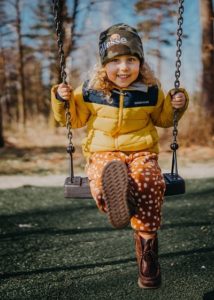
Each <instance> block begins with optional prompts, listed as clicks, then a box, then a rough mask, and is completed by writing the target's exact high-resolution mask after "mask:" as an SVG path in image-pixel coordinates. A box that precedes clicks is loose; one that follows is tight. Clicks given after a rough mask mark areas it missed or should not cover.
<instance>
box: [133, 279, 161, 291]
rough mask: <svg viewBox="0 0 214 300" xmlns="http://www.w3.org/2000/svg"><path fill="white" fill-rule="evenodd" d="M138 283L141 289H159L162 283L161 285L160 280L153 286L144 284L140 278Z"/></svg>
mask: <svg viewBox="0 0 214 300" xmlns="http://www.w3.org/2000/svg"><path fill="white" fill-rule="evenodd" d="M137 283H138V286H139V287H140V288H141V289H158V288H159V287H160V285H161V283H160V282H158V283H157V284H156V285H151V286H149V285H146V284H145V285H144V284H142V282H141V280H140V278H138V281H137Z"/></svg>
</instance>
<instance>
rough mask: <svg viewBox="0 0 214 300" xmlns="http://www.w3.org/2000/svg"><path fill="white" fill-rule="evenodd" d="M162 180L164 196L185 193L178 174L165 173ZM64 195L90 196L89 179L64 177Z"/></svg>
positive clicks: (80, 197)
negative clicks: (163, 182) (164, 185)
mask: <svg viewBox="0 0 214 300" xmlns="http://www.w3.org/2000/svg"><path fill="white" fill-rule="evenodd" d="M163 175H164V180H165V183H166V191H165V194H164V195H165V196H173V195H180V194H184V193H185V181H184V179H183V178H182V177H180V176H179V175H178V174H174V173H173V174H172V173H165V174H163ZM64 197H65V198H76V199H89V198H92V195H91V191H90V187H89V181H88V178H87V177H80V176H75V177H73V179H72V180H71V177H67V178H66V179H65V184H64Z"/></svg>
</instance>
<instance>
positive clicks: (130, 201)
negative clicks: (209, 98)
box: [52, 24, 188, 288]
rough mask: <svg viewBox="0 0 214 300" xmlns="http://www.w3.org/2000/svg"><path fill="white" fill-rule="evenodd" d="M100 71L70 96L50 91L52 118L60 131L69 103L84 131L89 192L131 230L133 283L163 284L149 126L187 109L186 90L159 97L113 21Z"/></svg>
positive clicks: (128, 37)
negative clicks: (135, 279) (135, 267)
mask: <svg viewBox="0 0 214 300" xmlns="http://www.w3.org/2000/svg"><path fill="white" fill-rule="evenodd" d="M99 54H100V61H101V64H100V66H99V67H98V68H97V69H96V70H95V73H94V74H93V76H92V77H91V79H90V80H89V81H87V82H85V83H84V84H83V85H82V86H80V87H79V88H77V89H75V90H74V91H73V89H72V87H71V86H69V85H66V84H63V83H62V84H60V85H57V86H54V87H53V88H52V107H53V112H54V116H55V119H56V120H57V121H58V122H59V123H60V124H61V125H62V126H65V123H66V122H65V108H64V102H65V101H69V104H70V112H71V124H72V128H79V127H83V126H85V125H86V126H87V137H86V138H85V139H84V141H83V144H82V147H83V153H84V154H85V156H86V158H87V165H86V171H87V175H88V178H89V182H90V188H91V193H92V196H93V198H94V200H95V201H96V204H97V206H98V208H99V209H100V210H101V211H103V212H106V213H107V215H108V217H109V220H110V222H111V224H112V225H113V226H114V227H116V228H122V227H124V226H126V225H127V224H128V223H129V221H130V222H131V227H132V228H133V230H134V238H135V246H136V256H137V262H138V267H139V278H138V285H139V287H141V288H156V287H158V286H159V285H160V282H161V273H160V265H159V263H158V239H157V230H158V229H159V228H160V224H161V207H162V204H163V196H164V192H165V183H164V179H163V175H162V173H161V170H160V167H159V165H158V152H159V150H158V134H157V130H156V128H155V126H159V127H170V126H172V125H173V109H174V108H175V109H178V118H179V119H180V118H181V116H182V115H183V113H184V111H185V110H186V108H187V103H188V95H187V93H186V91H185V90H184V89H179V91H177V93H173V92H174V91H173V90H171V91H170V92H169V93H168V95H167V96H166V97H165V96H164V93H163V91H162V89H161V87H160V84H159V82H158V80H157V79H156V78H155V77H154V75H153V73H152V71H151V70H150V68H149V66H148V65H147V63H146V62H145V61H144V53H143V46H142V42H141V39H140V37H139V35H138V33H137V31H136V29H134V28H132V27H130V26H128V25H126V24H116V25H114V26H111V27H110V28H108V29H107V30H106V31H104V32H102V33H101V34H100V38H99Z"/></svg>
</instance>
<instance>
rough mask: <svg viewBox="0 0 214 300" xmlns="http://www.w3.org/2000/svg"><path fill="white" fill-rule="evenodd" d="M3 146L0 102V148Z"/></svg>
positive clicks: (0, 105)
mask: <svg viewBox="0 0 214 300" xmlns="http://www.w3.org/2000/svg"><path fill="white" fill-rule="evenodd" d="M2 147H4V136H3V116H2V104H1V103H0V148H2Z"/></svg>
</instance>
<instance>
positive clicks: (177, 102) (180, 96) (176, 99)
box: [171, 92, 186, 109]
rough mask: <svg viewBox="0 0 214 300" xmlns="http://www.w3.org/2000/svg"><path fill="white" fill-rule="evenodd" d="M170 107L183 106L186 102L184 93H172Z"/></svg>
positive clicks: (177, 107)
mask: <svg viewBox="0 0 214 300" xmlns="http://www.w3.org/2000/svg"><path fill="white" fill-rule="evenodd" d="M171 103H172V107H173V108H175V109H179V108H183V107H184V106H185V104H186V97H185V95H184V93H182V92H178V93H174V94H173V95H172V102H171Z"/></svg>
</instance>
